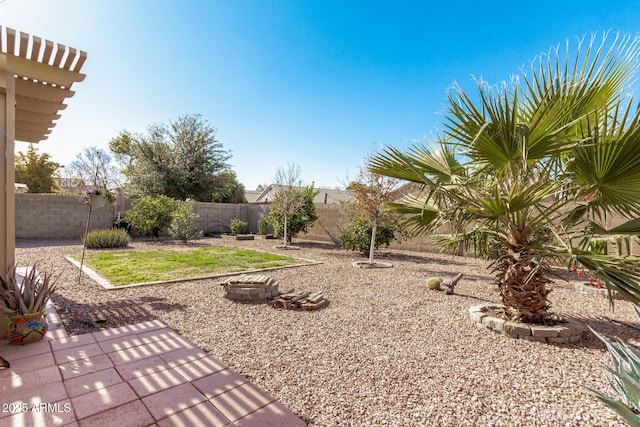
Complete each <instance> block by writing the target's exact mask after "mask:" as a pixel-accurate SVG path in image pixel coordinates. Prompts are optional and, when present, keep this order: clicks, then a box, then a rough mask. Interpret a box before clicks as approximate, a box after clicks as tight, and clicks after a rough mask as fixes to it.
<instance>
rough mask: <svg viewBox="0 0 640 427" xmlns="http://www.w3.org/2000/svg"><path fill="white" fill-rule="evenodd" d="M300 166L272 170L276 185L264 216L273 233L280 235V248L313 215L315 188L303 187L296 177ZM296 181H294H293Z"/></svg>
mask: <svg viewBox="0 0 640 427" xmlns="http://www.w3.org/2000/svg"><path fill="white" fill-rule="evenodd" d="M300 174H301V170H300V166H298V165H294V164H287V169H284V168H279V169H278V170H277V171H276V177H275V183H276V184H277V185H278V190H277V191H276V193H275V195H274V197H273V201H272V202H271V208H270V210H269V215H268V216H267V220H268V221H269V223H270V224H271V226H272V227H273V231H274V234H275V235H276V236H280V235H282V237H283V241H284V243H283V246H282V247H283V248H284V249H287V248H288V246H287V243H288V242H289V241H291V237H292V236H293V235H295V234H296V233H299V232H302V231H306V230H307V228H308V227H309V226H310V225H311V224H313V223H314V222H315V221H316V220H317V219H318V215H317V214H316V209H315V205H314V204H313V199H314V197H315V196H316V195H317V194H318V191H316V190H314V188H313V185H311V186H309V187H306V188H303V187H302V183H301V181H300ZM296 184H297V185H296Z"/></svg>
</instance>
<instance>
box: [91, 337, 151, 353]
mask: <svg viewBox="0 0 640 427" xmlns="http://www.w3.org/2000/svg"><path fill="white" fill-rule="evenodd" d="M144 344H145V342H144V341H142V340H141V339H140V338H139V337H138V335H136V334H131V335H127V336H125V337H117V338H113V339H110V340H105V341H100V343H99V345H100V348H101V349H102V351H104V352H105V353H113V352H115V351H120V350H126V349H128V348H132V347H138V346H141V345H144Z"/></svg>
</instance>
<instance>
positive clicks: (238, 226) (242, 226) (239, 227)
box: [231, 218, 247, 236]
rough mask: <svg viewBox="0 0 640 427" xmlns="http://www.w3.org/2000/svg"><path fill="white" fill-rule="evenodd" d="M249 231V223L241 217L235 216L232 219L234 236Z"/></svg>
mask: <svg viewBox="0 0 640 427" xmlns="http://www.w3.org/2000/svg"><path fill="white" fill-rule="evenodd" d="M245 231H247V223H246V222H244V221H243V220H241V219H239V218H234V219H232V220H231V234H233V235H234V236H235V235H236V234H242V233H244V232H245Z"/></svg>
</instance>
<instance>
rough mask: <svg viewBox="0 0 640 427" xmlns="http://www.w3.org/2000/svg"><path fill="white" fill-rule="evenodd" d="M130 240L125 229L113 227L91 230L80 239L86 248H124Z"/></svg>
mask: <svg viewBox="0 0 640 427" xmlns="http://www.w3.org/2000/svg"><path fill="white" fill-rule="evenodd" d="M130 242H131V238H130V237H129V235H128V234H127V232H126V231H125V230H118V229H115V228H112V229H108V230H92V231H90V232H89V233H87V236H86V237H85V238H83V239H82V243H83V244H84V245H85V247H87V248H88V249H104V248H124V247H125V246H127V245H128V244H129V243H130Z"/></svg>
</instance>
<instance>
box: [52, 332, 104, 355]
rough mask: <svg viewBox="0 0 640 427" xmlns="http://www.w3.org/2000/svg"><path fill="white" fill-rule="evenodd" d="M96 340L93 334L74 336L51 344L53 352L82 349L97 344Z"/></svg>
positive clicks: (59, 339)
mask: <svg viewBox="0 0 640 427" xmlns="http://www.w3.org/2000/svg"><path fill="white" fill-rule="evenodd" d="M95 343H96V339H95V338H93V336H91V334H84V335H73V336H70V337H66V338H58V339H56V340H53V341H52V342H51V349H52V350H53V351H60V350H66V349H69V348H73V347H80V346H85V345H89V344H95Z"/></svg>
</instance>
